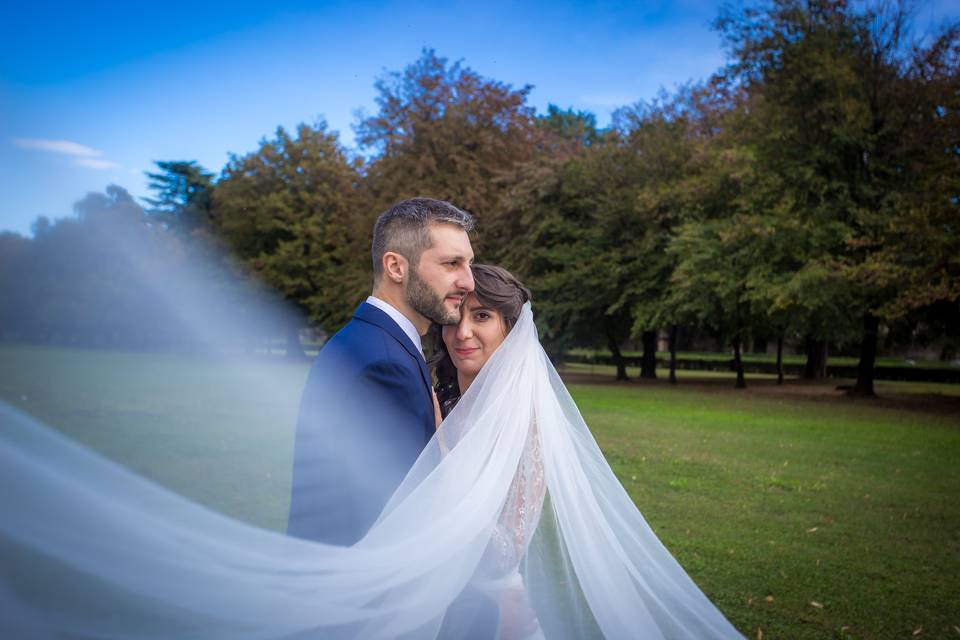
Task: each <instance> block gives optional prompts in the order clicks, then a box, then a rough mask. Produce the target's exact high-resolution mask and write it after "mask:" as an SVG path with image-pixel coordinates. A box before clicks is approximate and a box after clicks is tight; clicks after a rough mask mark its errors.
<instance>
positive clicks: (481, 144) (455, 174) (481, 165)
mask: <svg viewBox="0 0 960 640" xmlns="http://www.w3.org/2000/svg"><path fill="white" fill-rule="evenodd" d="M375 86H376V89H377V92H378V96H377V98H376V102H377V105H378V107H379V110H378V112H377V113H376V114H375V115H372V116H368V117H364V118H362V119H361V120H360V122H359V123H358V124H357V126H356V131H357V139H358V142H359V143H360V145H361V146H362V147H363V148H365V149H368V150H370V151H372V152H373V157H372V160H371V162H370V164H369V167H368V168H367V176H366V177H367V185H368V186H369V188H370V191H371V193H372V195H373V198H374V201H375V203H376V210H377V211H380V210H383V209H385V208H387V207H388V206H389V205H391V204H393V203H394V202H396V201H398V200H402V199H404V198H408V197H414V196H420V195H426V196H431V197H435V198H440V199H444V200H449V201H451V202H453V203H454V204H456V205H457V206H459V207H461V208H463V209H465V210H467V211H470V212H471V213H473V214H474V215H475V216H476V217H477V219H478V222H479V225H478V228H479V231H480V234H481V236H480V238H479V241H478V243H477V247H476V248H477V250H478V252H480V251H484V250H489V251H490V253H491V254H493V253H495V252H496V250H497V249H496V246H497V243H498V242H504V241H507V242H508V241H509V238H501V237H495V231H494V230H495V229H496V228H497V227H498V226H499V225H498V221H497V220H495V215H496V211H497V210H498V200H499V198H500V197H501V194H502V193H503V191H504V187H503V186H502V185H501V182H500V181H501V179H502V177H503V176H504V175H505V174H506V173H508V172H509V171H510V170H511V168H512V167H513V166H514V165H515V164H517V163H520V162H524V161H526V160H529V159H530V158H531V157H532V156H533V153H534V151H535V146H534V141H535V139H536V134H537V131H536V128H535V126H534V112H533V108H532V107H530V106H529V105H527V102H526V101H527V95H528V94H529V92H530V89H531V87H530V86H525V87H522V88H520V89H513V88H512V87H511V86H510V85H506V84H503V83H501V82H497V81H495V80H491V79H488V78H484V77H482V76H481V75H480V74H478V73H476V72H475V71H473V70H472V69H470V68H468V67H463V66H461V64H460V63H459V62H455V63H453V64H448V62H447V60H446V59H445V58H442V57H439V56H437V54H436V53H435V52H434V51H433V50H432V49H425V50H424V51H423V53H422V55H421V56H420V58H419V59H418V60H417V61H416V62H414V63H412V64H410V65H408V66H407V67H406V68H405V69H404V70H403V71H402V72H392V73H388V74H386V75H384V76H383V77H381V78H380V79H379V80H378V81H377V82H376V85H375ZM371 223H372V220H371ZM488 230H489V231H491V233H490V234H489V237H488V233H487V232H488ZM491 257H494V256H492V255H491Z"/></svg>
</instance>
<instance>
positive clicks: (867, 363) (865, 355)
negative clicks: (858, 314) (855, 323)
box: [847, 311, 880, 398]
mask: <svg viewBox="0 0 960 640" xmlns="http://www.w3.org/2000/svg"><path fill="white" fill-rule="evenodd" d="M879 330H880V319H879V318H878V317H877V316H875V315H873V314H872V313H870V312H869V311H868V312H867V313H865V314H864V315H863V340H862V341H861V342H860V362H859V364H858V365H857V384H855V385H854V387H853V388H852V389H850V391H848V392H847V393H848V394H850V395H852V396H861V397H865V398H876V397H877V394H876V393H874V392H873V367H874V364H876V361H877V335H878V333H879Z"/></svg>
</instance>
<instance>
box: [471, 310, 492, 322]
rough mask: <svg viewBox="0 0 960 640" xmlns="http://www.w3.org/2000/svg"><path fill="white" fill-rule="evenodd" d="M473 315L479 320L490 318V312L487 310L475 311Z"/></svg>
mask: <svg viewBox="0 0 960 640" xmlns="http://www.w3.org/2000/svg"><path fill="white" fill-rule="evenodd" d="M473 317H474V318H476V319H477V320H480V321H481V322H482V321H484V320H489V319H490V312H489V311H477V312H476V313H475V314H474V316H473Z"/></svg>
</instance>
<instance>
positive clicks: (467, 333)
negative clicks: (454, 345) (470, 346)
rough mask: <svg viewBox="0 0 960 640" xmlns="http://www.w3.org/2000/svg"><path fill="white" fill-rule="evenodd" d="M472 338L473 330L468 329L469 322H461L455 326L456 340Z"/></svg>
mask: <svg viewBox="0 0 960 640" xmlns="http://www.w3.org/2000/svg"><path fill="white" fill-rule="evenodd" d="M472 337H473V329H471V328H470V323H469V322H461V323H460V324H458V325H457V340H460V341H463V340H469V339H470V338H472Z"/></svg>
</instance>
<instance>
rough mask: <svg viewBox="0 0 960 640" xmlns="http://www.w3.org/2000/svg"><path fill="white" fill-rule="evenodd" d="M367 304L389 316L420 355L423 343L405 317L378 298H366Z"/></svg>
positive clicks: (415, 329)
mask: <svg viewBox="0 0 960 640" xmlns="http://www.w3.org/2000/svg"><path fill="white" fill-rule="evenodd" d="M367 304H372V305H373V306H375V307H376V308H377V309H380V310H381V311H383V312H384V313H385V314H387V315H388V316H390V317H391V318H392V319H393V321H394V322H396V323H397V325H398V326H399V327H400V328H401V329H403V332H404V333H405V334H407V337H408V338H410V342H412V343H413V345H414V346H415V347H416V348H417V350H418V351H420V353H423V343H422V342H421V341H420V334H419V333H417V328H416V327H415V326H413V323H412V322H410V319H409V318H407V316H405V315H403V314H402V313H400V312H399V311H397V309H396V307H394V306H393V305H391V304H390V303H389V302H384V301H383V300H381V299H380V298H374V297H373V296H367Z"/></svg>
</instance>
